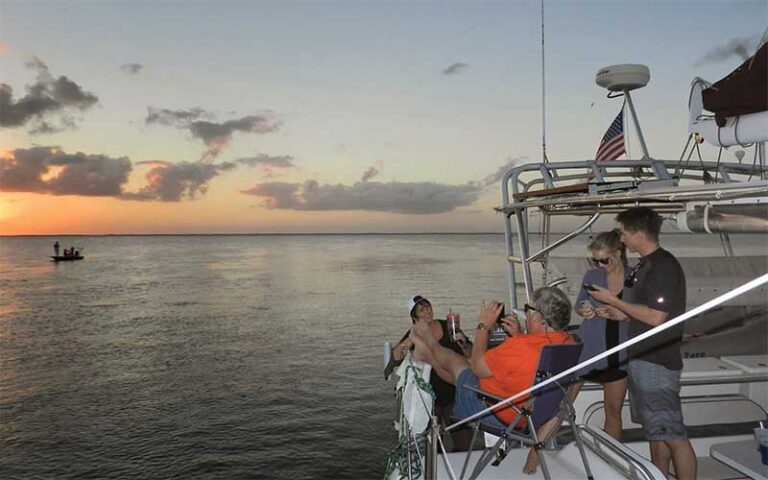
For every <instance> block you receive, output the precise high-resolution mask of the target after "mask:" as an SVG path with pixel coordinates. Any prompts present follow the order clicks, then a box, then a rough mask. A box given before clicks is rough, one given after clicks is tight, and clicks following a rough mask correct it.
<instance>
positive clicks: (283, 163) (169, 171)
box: [121, 154, 294, 202]
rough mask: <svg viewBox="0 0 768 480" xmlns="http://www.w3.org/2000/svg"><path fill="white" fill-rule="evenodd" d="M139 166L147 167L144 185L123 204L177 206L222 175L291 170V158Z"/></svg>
mask: <svg viewBox="0 0 768 480" xmlns="http://www.w3.org/2000/svg"><path fill="white" fill-rule="evenodd" d="M137 164H139V165H149V166H150V167H151V168H150V170H149V172H147V174H146V176H145V178H146V180H147V185H146V186H144V187H142V188H141V189H140V190H139V191H138V192H133V193H124V194H123V195H122V196H121V197H122V198H124V199H126V200H144V201H147V200H157V201H161V202H178V201H181V200H192V199H194V198H196V197H197V196H198V195H202V194H205V193H206V192H207V191H208V187H209V184H210V181H211V180H212V179H214V178H215V177H217V176H219V175H220V174H221V173H223V172H227V171H229V170H234V169H235V168H238V167H241V166H245V167H257V166H260V167H268V168H271V169H283V168H293V167H294V165H293V161H292V158H291V157H270V156H268V155H264V154H261V155H258V156H256V157H248V158H240V159H237V160H234V161H231V162H224V163H220V164H212V163H203V162H179V163H169V162H163V161H156V160H151V161H143V162H137Z"/></svg>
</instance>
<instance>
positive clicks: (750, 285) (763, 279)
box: [446, 273, 768, 431]
mask: <svg viewBox="0 0 768 480" xmlns="http://www.w3.org/2000/svg"><path fill="white" fill-rule="evenodd" d="M765 283H768V273H766V274H764V275H762V276H760V277H757V278H756V279H754V280H752V281H749V282H747V283H745V284H744V285H742V286H740V287H738V288H735V289H733V290H731V291H730V292H728V293H725V294H723V295H720V296H719V297H717V298H714V299H712V300H710V301H708V302H707V303H704V304H702V305H699V306H698V307H696V308H694V309H693V310H691V311H688V312H685V313H684V314H682V315H679V316H677V317H676V318H674V319H672V320H669V321H667V322H664V323H662V324H661V325H658V326H656V327H654V328H652V329H650V330H648V331H647V332H645V333H643V334H641V335H638V336H637V337H634V338H631V339H629V340H627V341H626V342H624V343H622V344H620V345H617V346H615V347H613V348H611V349H610V350H606V351H605V352H603V353H601V354H599V355H595V356H594V357H592V358H590V359H587V360H585V361H583V362H581V363H580V364H578V365H576V366H574V367H571V368H569V369H568V370H565V371H564V372H562V373H559V374H557V375H555V376H554V377H550V378H548V379H546V380H544V381H543V382H541V383H537V384H536V385H533V386H532V387H530V388H528V389H526V390H523V391H521V392H518V393H516V394H514V395H512V396H511V397H508V398H506V399H505V400H501V401H499V402H497V403H496V404H495V405H492V406H490V407H488V408H486V409H485V410H482V411H480V412H477V413H476V414H474V415H472V416H469V417H467V418H465V419H463V420H460V421H458V422H456V423H454V424H453V425H450V426H449V427H448V428H446V431H450V430H453V429H455V428H457V427H459V426H461V425H463V424H465V423H467V422H471V421H472V420H475V419H476V418H479V417H482V416H483V415H485V414H487V413H488V412H490V411H492V410H495V409H497V408H499V407H501V406H504V405H508V404H510V403H512V401H514V400H517V399H518V398H520V397H523V396H525V395H528V394H529V393H531V392H533V391H534V390H538V389H540V388H542V387H544V386H546V385H549V384H550V383H552V382H556V381H557V380H560V379H561V378H563V377H566V376H568V375H570V374H571V373H573V372H576V371H577V370H581V369H582V368H584V367H586V366H588V365H592V364H593V363H595V362H597V361H599V360H602V359H603V358H605V357H608V356H610V355H613V354H614V353H616V352H618V351H620V350H623V349H625V348H627V347H630V346H632V345H634V344H636V343H638V342H642V341H643V340H645V339H646V338H648V337H652V336H654V335H656V334H657V333H661V332H663V331H664V330H667V329H669V328H672V327H674V326H675V325H677V324H679V323H682V322H685V321H686V320H688V319H689V318H691V317H695V316H696V315H698V314H700V313H702V312H705V311H707V310H709V309H711V308H714V307H716V306H718V305H720V304H721V303H725V302H727V301H728V300H730V299H732V298H735V297H738V296H739V295H741V294H743V293H746V292H748V291H750V290H752V289H755V288H757V287H759V286H760V285H763V284H765Z"/></svg>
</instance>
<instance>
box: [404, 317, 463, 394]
mask: <svg viewBox="0 0 768 480" xmlns="http://www.w3.org/2000/svg"><path fill="white" fill-rule="evenodd" d="M410 338H412V339H413V343H414V344H415V345H416V349H415V350H414V352H413V358H415V359H416V360H420V361H422V362H427V363H428V364H430V365H432V368H434V369H435V371H436V372H437V375H438V376H439V377H440V378H442V379H443V380H445V381H446V382H448V383H450V384H451V385H456V379H457V378H458V377H459V374H461V372H463V371H464V370H466V369H467V368H469V362H468V361H467V359H466V358H464V357H463V356H461V355H459V354H458V353H456V352H454V351H453V350H450V349H448V348H445V347H443V346H441V345H440V343H438V341H437V340H436V339H435V337H433V336H432V333H431V332H430V330H429V326H428V325H426V324H425V323H424V322H416V325H414V326H413V327H411V335H410Z"/></svg>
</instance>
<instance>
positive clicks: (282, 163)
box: [234, 153, 296, 178]
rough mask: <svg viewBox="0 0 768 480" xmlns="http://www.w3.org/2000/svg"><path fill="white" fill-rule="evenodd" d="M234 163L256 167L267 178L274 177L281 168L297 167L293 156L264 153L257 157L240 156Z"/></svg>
mask: <svg viewBox="0 0 768 480" xmlns="http://www.w3.org/2000/svg"><path fill="white" fill-rule="evenodd" d="M234 163H237V164H239V165H243V166H247V167H256V168H258V169H259V171H260V172H261V174H262V175H263V176H264V177H266V178H271V177H273V176H274V175H275V173H276V172H277V171H279V170H287V169H294V168H296V165H295V164H294V163H293V157H290V156H287V155H282V156H274V157H273V156H269V155H265V154H263V153H261V154H259V155H256V156H255V157H246V158H238V159H237V160H234Z"/></svg>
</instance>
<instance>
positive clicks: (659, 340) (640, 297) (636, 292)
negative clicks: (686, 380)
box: [624, 248, 685, 370]
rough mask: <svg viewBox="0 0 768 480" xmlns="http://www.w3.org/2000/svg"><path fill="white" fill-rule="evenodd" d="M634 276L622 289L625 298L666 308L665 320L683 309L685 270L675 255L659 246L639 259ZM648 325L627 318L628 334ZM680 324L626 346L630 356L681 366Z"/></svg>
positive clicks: (677, 367) (644, 328)
mask: <svg viewBox="0 0 768 480" xmlns="http://www.w3.org/2000/svg"><path fill="white" fill-rule="evenodd" d="M640 264H642V265H641V266H639V267H638V268H637V270H636V273H635V275H634V278H632V276H630V277H629V279H628V280H629V281H630V282H631V283H632V284H633V286H632V287H628V288H625V289H624V292H625V299H626V301H628V302H630V303H638V304H642V305H645V306H647V307H648V308H652V309H654V310H660V311H662V312H667V313H668V314H669V316H668V317H667V321H669V320H672V319H673V318H675V317H677V316H679V315H682V314H683V313H685V274H684V273H683V268H682V267H681V266H680V263H679V262H678V261H677V259H676V258H675V256H674V255H672V254H671V253H669V252H668V251H666V250H664V249H663V248H658V249H657V250H655V251H654V252H653V253H651V254H650V255H648V256H646V257H643V258H641V259H640V263H639V264H638V265H640ZM651 328H653V327H651V326H650V325H648V324H646V323H643V322H641V321H639V320H634V319H630V320H629V328H628V329H627V332H628V337H629V338H634V337H637V336H638V335H640V334H642V333H644V332H647V331H648V330H650V329H651ZM683 329H684V327H683V325H682V324H679V325H675V326H674V327H672V328H670V329H667V330H665V331H664V332H662V333H660V334H657V335H655V336H653V337H651V338H648V339H647V340H643V341H642V342H640V343H637V344H635V345H633V346H631V347H629V356H630V359H639V360H645V361H647V362H653V363H656V364H659V365H662V366H664V367H666V368H668V369H670V370H680V369H681V368H683V360H682V357H681V355H680V343H681V342H682V338H683Z"/></svg>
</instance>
